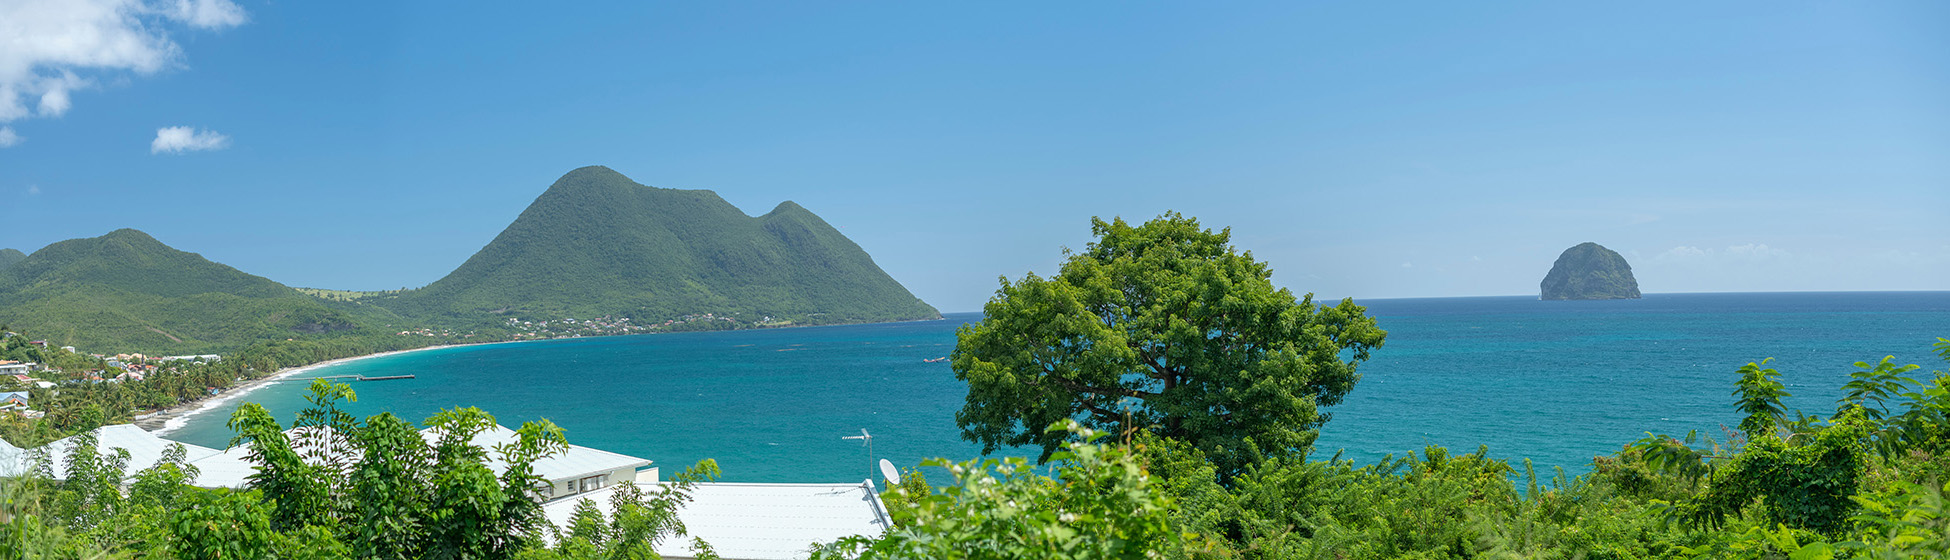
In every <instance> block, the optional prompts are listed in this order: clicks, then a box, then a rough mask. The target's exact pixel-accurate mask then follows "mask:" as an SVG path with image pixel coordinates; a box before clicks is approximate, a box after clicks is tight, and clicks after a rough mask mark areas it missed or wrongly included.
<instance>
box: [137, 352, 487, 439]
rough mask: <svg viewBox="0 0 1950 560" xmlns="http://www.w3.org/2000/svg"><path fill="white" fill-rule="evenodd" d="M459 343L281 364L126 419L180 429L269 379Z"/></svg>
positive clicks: (156, 428)
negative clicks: (214, 390)
mask: <svg viewBox="0 0 1950 560" xmlns="http://www.w3.org/2000/svg"><path fill="white" fill-rule="evenodd" d="M489 344H498V343H489ZM461 346H473V345H472V344H441V345H435V346H422V347H419V348H409V349H406V350H393V351H389V352H378V353H373V354H365V355H360V356H351V357H346V358H339V359H336V360H326V361H323V362H318V363H315V364H307V365H302V366H297V367H288V368H283V369H279V370H277V371H274V372H271V374H270V375H266V376H264V377H259V378H257V379H252V380H249V381H245V382H243V383H239V384H237V385H235V386H232V387H231V388H230V390H227V391H224V392H222V393H219V394H216V395H212V396H210V397H209V398H205V399H200V400H197V401H194V402H188V403H183V404H179V405H176V406H172V407H169V408H165V409H162V410H159V411H156V412H151V413H148V414H144V415H141V416H137V417H135V418H133V419H132V420H131V422H130V423H132V424H135V425H136V427H139V428H142V429H144V430H148V431H149V432H151V433H154V434H156V435H164V434H168V433H170V432H173V431H176V430H178V429H181V428H182V427H183V426H184V425H185V424H187V423H188V422H189V417H190V416H194V415H197V414H200V413H204V412H209V411H213V410H215V409H217V408H218V407H221V406H223V405H224V404H225V403H228V402H230V401H233V400H237V399H238V398H240V397H243V396H244V395H248V394H250V393H251V392H253V391H256V390H258V389H261V388H263V387H265V386H267V385H270V384H272V383H276V382H279V381H286V380H287V378H290V377H293V376H296V375H298V374H301V373H306V372H310V371H314V370H318V369H323V368H328V367H332V366H336V365H339V364H344V363H349V362H355V361H358V360H364V359H367V358H378V357H381V356H393V355H398V354H405V353H408V352H420V351H424V350H439V349H442V348H457V347H461Z"/></svg>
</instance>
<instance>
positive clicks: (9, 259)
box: [0, 249, 27, 270]
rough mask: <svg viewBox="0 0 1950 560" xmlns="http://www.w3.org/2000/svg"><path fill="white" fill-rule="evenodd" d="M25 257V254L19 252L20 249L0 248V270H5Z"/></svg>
mask: <svg viewBox="0 0 1950 560" xmlns="http://www.w3.org/2000/svg"><path fill="white" fill-rule="evenodd" d="M25 258H27V254H26V253H22V252H20V249H0V270H6V269H7V267H10V266H13V265H14V263H17V262H20V261H21V259H25Z"/></svg>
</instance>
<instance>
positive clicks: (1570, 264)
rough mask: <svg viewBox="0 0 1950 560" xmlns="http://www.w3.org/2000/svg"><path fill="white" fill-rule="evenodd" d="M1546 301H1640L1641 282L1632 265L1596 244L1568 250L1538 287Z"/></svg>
mask: <svg viewBox="0 0 1950 560" xmlns="http://www.w3.org/2000/svg"><path fill="white" fill-rule="evenodd" d="M1538 287H1539V288H1541V289H1542V291H1543V299H1547V300H1566V299H1638V298H1639V281H1638V279H1637V278H1633V277H1632V265H1631V263H1627V262H1625V257H1623V256H1619V254H1618V252H1617V251H1613V250H1611V249H1606V248H1605V246H1603V245H1599V244H1597V243H1590V242H1585V243H1579V244H1578V245H1577V246H1574V247H1571V248H1569V249H1565V250H1564V253H1563V254H1561V255H1558V256H1557V262H1556V263H1552V264H1551V271H1550V272H1549V273H1548V274H1545V275H1544V281H1543V282H1542V283H1541V284H1539V286H1538Z"/></svg>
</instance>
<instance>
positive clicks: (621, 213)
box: [382, 166, 939, 323]
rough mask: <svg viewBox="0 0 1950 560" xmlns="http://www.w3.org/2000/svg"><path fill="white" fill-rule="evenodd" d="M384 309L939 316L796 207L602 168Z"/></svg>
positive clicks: (828, 318)
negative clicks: (749, 202)
mask: <svg viewBox="0 0 1950 560" xmlns="http://www.w3.org/2000/svg"><path fill="white" fill-rule="evenodd" d="M592 223H594V224H597V225H594V226H592V225H591V224H592ZM382 304H384V305H394V306H396V308H397V309H399V310H401V311H402V312H406V313H408V314H420V315H427V316H445V317H457V316H464V315H469V314H475V313H483V312H488V313H493V314H497V315H502V314H526V315H541V316H549V315H554V316H581V317H585V318H586V317H591V316H597V315H611V316H629V317H634V318H636V319H638V320H667V319H673V318H676V317H678V316H682V315H694V314H699V313H711V314H714V315H729V316H734V317H738V318H739V319H741V320H746V321H759V320H763V319H765V318H768V317H769V318H773V319H780V318H786V317H791V318H793V319H792V320H794V321H795V322H805V323H824V322H860V321H875V320H902V319H923V318H936V317H939V313H938V312H936V311H935V310H934V308H933V307H931V306H928V305H927V304H926V303H924V302H921V301H920V300H919V299H918V298H915V297H914V296H913V294H911V293H909V292H908V291H907V290H906V288H905V287H902V286H900V284H899V283H898V282H895V281H894V280H893V279H892V278H891V277H888V276H887V275H886V273H885V272H884V271H882V270H880V268H879V266H878V265H875V264H874V263H873V261H872V258H871V257H870V256H868V255H867V254H866V252H865V251H864V250H861V249H860V247H859V246H858V245H857V244H855V243H853V241H852V240H850V239H847V238H846V237H845V236H844V235H842V234H840V233H839V231H838V230H837V229H834V228H833V227H832V226H831V225H830V224H827V223H826V221H825V220H823V219H821V218H819V216H818V215H816V214H813V213H812V212H811V211H810V210H807V209H806V208H805V207H803V206H800V205H799V204H798V203H796V202H792V201H790V200H788V201H784V202H781V203H779V204H778V205H777V206H776V207H774V208H773V209H772V210H771V211H770V212H767V213H765V214H763V215H760V216H750V215H747V214H745V213H744V212H743V211H741V210H739V209H738V208H737V207H736V206H733V205H732V204H731V203H729V202H727V201H725V200H724V199H723V198H722V197H719V196H718V195H717V193H715V192H712V191H709V190H683V189H665V188H658V187H653V186H648V185H643V184H640V183H637V182H635V181H633V180H631V179H630V178H628V177H626V176H624V175H622V174H621V173H617V172H616V171H614V170H611V169H609V168H607V167H602V166H588V167H582V168H578V169H575V170H572V171H570V172H568V173H566V174H564V175H563V176H562V177H561V178H560V179H557V180H556V182H555V183H554V184H552V185H551V186H550V187H549V188H548V189H547V190H546V191H544V192H543V193H542V194H541V195H539V196H537V197H536V199H535V201H534V202H532V203H531V204H529V206H528V207H527V208H526V209H524V210H523V211H522V212H521V214H520V215H519V216H518V217H516V218H515V221H514V222H513V223H511V224H509V225H508V227H507V228H505V229H503V230H502V232H501V233H500V234H499V235H497V236H496V237H495V238H494V239H493V240H492V241H490V242H489V243H488V244H487V245H486V246H484V247H482V248H481V250H480V251H478V252H476V253H475V254H474V255H473V256H471V257H469V258H468V260H467V261H466V262H464V263H462V264H461V265H460V266H459V267H457V268H456V269H455V270H454V271H453V272H452V273H449V274H448V275H447V276H445V277H443V278H441V279H439V280H436V281H434V282H433V283H432V284H428V285H427V286H426V287H424V288H421V289H419V290H413V291H411V292H409V293H406V294H401V295H400V296H398V297H397V298H395V301H393V302H385V303H382Z"/></svg>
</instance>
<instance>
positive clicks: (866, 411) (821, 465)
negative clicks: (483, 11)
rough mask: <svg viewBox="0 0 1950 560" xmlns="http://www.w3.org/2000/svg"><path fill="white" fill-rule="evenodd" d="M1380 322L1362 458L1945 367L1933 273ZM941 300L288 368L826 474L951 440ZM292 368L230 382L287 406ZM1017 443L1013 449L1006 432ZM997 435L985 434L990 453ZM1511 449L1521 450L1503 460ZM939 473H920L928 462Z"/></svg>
mask: <svg viewBox="0 0 1950 560" xmlns="http://www.w3.org/2000/svg"><path fill="white" fill-rule="evenodd" d="M1357 303H1360V304H1362V305H1365V306H1367V307H1368V310H1369V312H1370V314H1372V315H1374V316H1375V317H1377V318H1378V320H1379V321H1380V324H1381V327H1382V328H1383V329H1386V330H1387V331H1388V340H1387V343H1386V345H1385V346H1384V347H1382V348H1381V349H1379V350H1377V351H1376V352H1375V353H1374V356H1373V359H1372V360H1370V361H1369V362H1367V363H1365V364H1363V365H1362V366H1361V370H1360V371H1361V373H1362V375H1363V377H1362V379H1361V381H1360V383H1359V384H1358V385H1357V386H1356V387H1355V389H1354V391H1353V392H1351V393H1349V394H1348V396H1347V399H1346V401H1345V402H1343V403H1342V404H1340V405H1338V406H1334V407H1330V408H1328V409H1327V411H1328V412H1330V413H1332V415H1333V417H1332V420H1331V421H1330V422H1328V424H1327V425H1326V427H1325V428H1323V430H1322V434H1321V437H1320V440H1319V442H1318V443H1317V445H1316V451H1315V453H1314V457H1315V458H1325V457H1328V456H1331V455H1333V454H1334V453H1336V452H1339V453H1341V454H1342V456H1343V457H1345V458H1349V459H1354V460H1357V461H1361V462H1370V461H1373V460H1376V459H1379V458H1381V457H1382V456H1384V455H1387V454H1395V455H1400V454H1402V453H1405V452H1409V451H1419V450H1421V449H1422V448H1423V447H1424V446H1428V445H1441V446H1446V447H1449V448H1451V449H1452V450H1454V451H1458V452H1470V451H1475V450H1476V448H1477V447H1478V446H1479V445H1487V446H1488V447H1489V452H1490V454H1491V455H1493V456H1496V457H1500V458H1506V459H1510V460H1512V461H1516V462H1520V461H1521V460H1522V459H1523V458H1526V457H1528V458H1530V459H1532V460H1533V461H1534V462H1535V463H1536V465H1537V467H1538V469H1539V471H1540V472H1548V469H1550V468H1551V467H1554V466H1561V467H1563V468H1565V469H1566V470H1567V471H1570V472H1571V473H1573V474H1576V473H1582V472H1585V471H1586V470H1588V469H1589V465H1590V462H1591V458H1592V456H1594V455H1602V454H1608V453H1612V452H1615V451H1616V450H1617V449H1618V447H1619V446H1620V445H1622V444H1624V443H1627V442H1629V441H1631V440H1634V439H1637V438H1640V437H1643V436H1644V435H1645V433H1646V432H1654V433H1666V434H1673V435H1683V434H1684V433H1686V432H1687V431H1688V430H1700V431H1701V432H1702V433H1706V434H1710V435H1713V436H1715V437H1722V434H1723V429H1724V427H1725V426H1731V425H1733V424H1735V423H1737V422H1738V421H1739V417H1738V415H1737V414H1736V413H1734V412H1733V409H1732V402H1733V397H1732V396H1730V394H1729V393H1730V392H1731V391H1732V389H1733V381H1734V380H1735V379H1736V378H1737V376H1736V375H1735V374H1734V373H1733V372H1734V370H1735V369H1737V368H1739V367H1740V366H1741V365H1742V364H1745V363H1747V362H1749V361H1758V360H1760V359H1762V358H1767V357H1772V358H1774V361H1773V362H1772V363H1771V364H1770V367H1774V368H1776V369H1779V370H1780V371H1781V373H1782V378H1783V381H1784V382H1785V383H1786V384H1787V385H1788V390H1789V392H1791V393H1793V394H1794V396H1793V397H1791V398H1789V399H1787V401H1786V402H1787V404H1788V406H1789V407H1790V408H1798V409H1801V410H1803V411H1807V412H1809V413H1820V414H1827V413H1829V412H1831V411H1832V410H1833V407H1834V400H1835V399H1836V397H1838V396H1839V394H1840V391H1839V389H1838V388H1839V386H1840V385H1841V384H1842V383H1843V382H1845V381H1846V380H1847V378H1848V373H1849V372H1850V371H1853V367H1852V366H1851V364H1852V363H1853V362H1857V361H1870V362H1873V361H1875V360H1879V359H1880V358H1881V357H1882V356H1885V355H1894V356H1895V357H1896V360H1897V361H1898V362H1900V363H1916V364H1922V365H1923V366H1924V370H1923V371H1919V372H1916V373H1917V374H1922V375H1925V376H1926V375H1927V374H1928V372H1929V371H1930V370H1940V369H1950V364H1945V363H1943V362H1942V361H1940V360H1938V359H1937V358H1936V357H1935V355H1933V354H1932V353H1931V350H1930V344H1931V343H1932V342H1934V341H1935V340H1936V337H1950V292H1860V293H1753V294H1648V295H1646V296H1645V298H1644V299H1640V300H1623V301H1573V302H1563V301H1539V300H1537V299H1536V298H1535V297H1474V298H1428V299H1374V300H1363V301H1357ZM978 320H980V315H979V314H974V313H965V314H949V315H947V318H946V320H942V321H924V322H912V323H885V324H872V325H849V326H835V327H812V328H794V329H768V330H751V331H731V332H709V333H674V334H657V335H637V336H617V337H600V338H579V339H564V340H550V341H537V342H522V343H508V344H492V345H474V346H463V347H456V348H447V349H438V350H428V351H421V352H410V353H404V354H397V355H390V356H381V357H375V358H370V359H364V360H356V361H351V362H347V363H343V364H338V365H334V366H328V367H324V368H319V369H317V370H313V371H310V372H306V373H305V374H304V376H305V377H317V376H328V375H330V376H337V375H366V376H379V375H399V374H413V375H415V376H416V377H415V378H414V379H410V380H398V381H371V382H356V383H353V384H352V387H353V389H354V390H356V391H357V393H358V396H359V400H358V402H356V403H351V404H349V405H347V406H346V408H347V409H348V410H350V411H352V412H353V413H355V414H359V415H361V416H364V415H370V414H377V413H379V412H382V411H384V412H392V413H393V414H396V415H399V416H402V417H405V418H408V419H411V420H416V421H417V420H421V419H425V418H426V417H427V416H429V415H431V414H433V413H434V412H436V411H438V410H440V409H442V408H450V407H457V406H478V407H481V408H482V409H485V410H487V411H489V412H490V413H492V414H494V415H495V416H496V417H497V418H498V419H499V420H500V421H501V423H502V424H504V425H508V426H511V427H512V426H515V425H518V424H519V423H520V422H522V421H524V420H532V419H537V418H548V419H550V420H553V421H554V422H555V423H556V424H559V425H561V426H562V427H563V428H565V429H566V430H567V431H568V436H569V440H570V441H571V442H573V443H577V444H581V445H586V446H590V447H595V448H599V449H607V450H611V451H616V452H620V453H626V454H630V455H635V456H639V457H644V458H647V459H651V460H653V461H655V463H656V465H657V466H659V467H662V468H664V469H665V472H670V471H672V470H675V469H679V468H682V467H684V466H687V465H690V464H693V463H695V462H696V461H698V460H700V459H704V458H713V459H716V460H717V462H718V464H719V465H720V466H721V467H722V468H723V470H724V476H723V480H726V481H734V482H843V481H857V480H860V479H862V478H865V477H867V476H869V473H870V472H871V471H870V470H869V469H870V468H871V467H870V466H869V465H870V463H869V457H868V450H867V449H866V448H864V447H862V445H861V444H860V443H859V442H858V441H850V440H841V439H840V438H841V437H842V436H848V435H858V434H859V433H860V430H861V429H866V430H867V431H869V432H870V433H872V434H873V435H874V439H873V448H872V452H873V454H874V458H885V459H889V460H891V461H893V462H894V463H895V464H897V465H902V466H912V465H915V464H918V463H919V462H920V461H921V460H923V459H925V458H928V457H949V458H954V459H966V458H971V457H975V456H977V455H978V454H979V453H980V451H981V449H980V448H979V447H977V446H975V445H973V444H970V443H967V442H964V441H962V440H961V439H960V431H959V430H958V429H957V428H956V426H955V420H954V416H955V411H957V410H959V409H960V408H961V405H962V402H963V398H964V397H965V395H966V393H967V388H966V386H965V385H964V384H963V383H961V382H960V381H958V380H956V379H955V376H954V372H953V371H952V370H950V368H949V365H948V364H947V363H945V362H938V363H928V362H924V361H923V360H925V359H929V358H937V357H942V356H947V355H948V354H949V352H950V351H951V350H952V349H953V348H954V344H955V328H956V327H958V326H960V325H961V324H963V323H966V322H971V321H978ZM305 385H306V382H304V381H302V380H300V381H284V382H279V383H275V384H271V385H268V386H265V387H263V388H260V389H258V390H256V391H254V392H251V393H249V394H247V395H245V396H244V397H243V399H242V400H248V401H253V402H258V403H262V404H264V405H265V406H266V407H267V408H269V409H270V410H271V411H272V412H273V413H275V414H277V415H278V416H279V417H280V418H282V419H284V420H285V421H286V422H287V423H289V421H290V419H291V418H292V416H293V415H294V414H295V413H296V411H297V410H298V409H300V408H302V406H303V404H304V402H303V400H302V395H303V393H304V388H305ZM234 406H235V403H234V402H232V403H228V404H226V405H225V406H223V407H221V408H219V409H217V410H214V411H212V412H210V413H203V414H197V415H193V416H190V417H188V418H187V422H185V423H184V424H183V425H182V427H181V428H180V429H177V430H175V431H173V432H170V433H168V434H166V435H165V437H169V438H172V439H177V440H180V441H185V442H189V443H195V444H199V445H207V446H213V447H218V448H221V447H223V446H224V445H225V444H227V443H228V441H229V439H230V437H231V434H230V432H229V431H228V430H227V429H226V428H225V427H224V420H225V419H226V418H227V417H228V415H229V412H230V410H231V409H233V408H234ZM1015 451H1016V453H1015V454H1027V453H1029V451H1028V450H1015ZM999 454H1006V453H999ZM1519 468H1521V467H1519ZM937 482H940V481H937Z"/></svg>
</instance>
